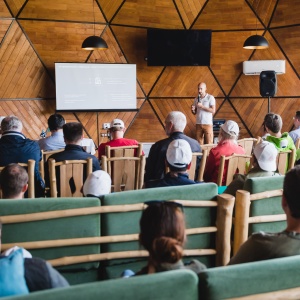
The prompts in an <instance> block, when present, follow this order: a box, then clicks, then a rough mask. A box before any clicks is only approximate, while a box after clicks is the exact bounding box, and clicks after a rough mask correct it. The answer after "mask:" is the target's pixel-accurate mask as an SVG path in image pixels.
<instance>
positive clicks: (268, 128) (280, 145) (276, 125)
mask: <svg viewBox="0 0 300 300" xmlns="http://www.w3.org/2000/svg"><path fill="white" fill-rule="evenodd" d="M281 129H282V119H281V117H280V116H279V115H277V114H273V113H269V114H267V115H266V116H265V119H264V122H263V130H264V136H263V139H265V140H266V141H268V142H270V143H273V144H274V145H275V147H276V148H277V150H278V151H289V150H292V149H295V145H294V142H293V140H292V138H291V137H290V136H289V134H288V132H284V133H281Z"/></svg>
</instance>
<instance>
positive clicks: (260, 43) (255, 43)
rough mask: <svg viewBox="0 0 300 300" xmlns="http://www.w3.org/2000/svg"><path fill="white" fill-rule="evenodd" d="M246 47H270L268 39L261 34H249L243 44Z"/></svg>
mask: <svg viewBox="0 0 300 300" xmlns="http://www.w3.org/2000/svg"><path fill="white" fill-rule="evenodd" d="M243 48H244V49H267V48H269V43H268V41H267V40H266V39H265V38H264V37H263V36H261V35H257V34H256V35H251V36H249V37H248V38H247V39H246V41H245V43H244V46H243Z"/></svg>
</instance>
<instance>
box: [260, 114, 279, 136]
mask: <svg viewBox="0 0 300 300" xmlns="http://www.w3.org/2000/svg"><path fill="white" fill-rule="evenodd" d="M263 126H264V130H265V131H266V132H270V131H271V133H272V132H273V133H280V131H281V128H282V119H281V117H280V115H277V114H273V113H269V114H266V116H265V119H264V122H263Z"/></svg>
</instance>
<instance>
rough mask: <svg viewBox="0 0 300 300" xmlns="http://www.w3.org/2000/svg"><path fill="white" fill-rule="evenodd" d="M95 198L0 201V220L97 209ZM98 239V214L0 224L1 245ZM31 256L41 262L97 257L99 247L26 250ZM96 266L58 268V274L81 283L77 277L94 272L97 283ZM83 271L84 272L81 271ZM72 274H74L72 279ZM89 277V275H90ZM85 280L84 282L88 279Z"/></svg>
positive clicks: (92, 264) (96, 263)
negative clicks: (26, 215)
mask: <svg viewBox="0 0 300 300" xmlns="http://www.w3.org/2000/svg"><path fill="white" fill-rule="evenodd" d="M100 205H101V203H100V200H99V199H98V198H37V199H26V200H24V199H22V200H1V201H0V219H1V217H3V216H6V215H23V214H30V213H37V212H46V211H57V210H65V209H74V208H84V207H95V206H100ZM99 236H100V214H95V215H86V216H84V215H82V216H74V217H67V218H58V219H49V220H39V221H31V222H21V223H15V224H3V229H2V244H5V243H15V244H18V243H20V242H30V241H44V240H57V239H72V238H85V237H99ZM28 250H29V251H30V253H31V254H32V255H33V256H36V257H40V258H43V259H45V260H49V259H55V258H60V257H64V256H73V255H85V254H98V253H100V246H99V245H83V246H80V245H79V246H68V247H57V248H56V247H55V248H51V247H47V248H43V249H28ZM98 267H99V263H98V262H86V263H81V264H74V265H69V266H65V267H59V268H58V269H59V270H60V272H61V273H62V274H63V275H64V276H65V277H66V278H67V279H68V280H69V281H70V282H71V283H76V282H83V281H85V280H83V278H82V277H81V276H80V275H79V274H84V273H85V275H88V273H87V272H85V271H88V270H94V274H93V276H92V278H93V279H94V280H97V277H98V275H97V272H98V270H97V269H98ZM82 271H84V272H82ZM74 274H77V275H76V276H75V275H74ZM90 275H91V274H89V276H90ZM92 278H91V277H89V278H88V279H87V281H90V280H91V279H92Z"/></svg>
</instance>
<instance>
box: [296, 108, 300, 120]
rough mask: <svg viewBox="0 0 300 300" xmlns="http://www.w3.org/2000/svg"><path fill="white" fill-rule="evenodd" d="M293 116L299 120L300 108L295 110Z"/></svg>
mask: <svg viewBox="0 0 300 300" xmlns="http://www.w3.org/2000/svg"><path fill="white" fill-rule="evenodd" d="M295 117H296V118H297V119H298V120H300V110H297V111H296V114H295Z"/></svg>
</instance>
